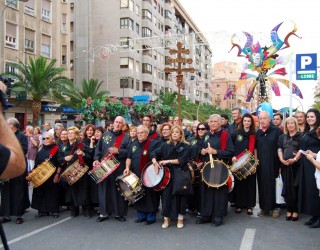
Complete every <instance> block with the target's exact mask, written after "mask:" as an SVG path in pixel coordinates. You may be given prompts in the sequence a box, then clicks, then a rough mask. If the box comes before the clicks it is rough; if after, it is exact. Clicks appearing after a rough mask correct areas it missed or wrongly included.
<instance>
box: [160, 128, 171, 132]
mask: <svg viewBox="0 0 320 250" xmlns="http://www.w3.org/2000/svg"><path fill="white" fill-rule="evenodd" d="M169 130H170V129H168V128H164V129H162V131H169Z"/></svg>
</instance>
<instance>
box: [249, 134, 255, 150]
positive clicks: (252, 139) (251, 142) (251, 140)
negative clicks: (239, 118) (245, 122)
mask: <svg viewBox="0 0 320 250" xmlns="http://www.w3.org/2000/svg"><path fill="white" fill-rule="evenodd" d="M255 142H256V137H255V136H254V135H253V134H251V135H249V151H250V152H251V153H252V154H253V151H254V145H255Z"/></svg>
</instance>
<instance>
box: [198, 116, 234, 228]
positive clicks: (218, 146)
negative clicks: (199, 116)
mask: <svg viewBox="0 0 320 250" xmlns="http://www.w3.org/2000/svg"><path fill="white" fill-rule="evenodd" d="M209 126H210V131H209V132H207V133H206V134H205V135H204V137H203V139H202V142H201V147H202V149H201V155H202V158H203V162H204V163H205V165H206V164H209V165H211V162H210V158H211V157H212V156H213V158H214V159H221V160H222V161H228V160H229V159H230V158H231V157H232V156H233V155H234V146H233V143H232V140H231V137H230V135H229V134H228V132H227V131H225V130H222V129H221V116H220V115H217V114H213V115H211V116H210V118H209ZM210 155H211V157H210ZM203 177H204V176H203ZM227 208H228V187H227V185H222V186H221V187H219V188H214V187H211V186H209V185H208V184H207V183H204V182H202V187H201V218H199V219H198V220H197V221H196V223H197V224H203V223H208V222H210V221H211V222H212V226H215V227H218V226H220V225H221V224H222V221H223V216H225V215H227Z"/></svg>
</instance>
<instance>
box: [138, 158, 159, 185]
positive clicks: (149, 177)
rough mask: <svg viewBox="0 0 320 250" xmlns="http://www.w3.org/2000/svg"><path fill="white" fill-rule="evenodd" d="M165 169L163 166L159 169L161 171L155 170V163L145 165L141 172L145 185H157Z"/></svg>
mask: <svg viewBox="0 0 320 250" xmlns="http://www.w3.org/2000/svg"><path fill="white" fill-rule="evenodd" d="M163 176H164V169H163V167H162V168H160V169H159V173H158V174H156V173H155V172H154V165H153V164H152V163H151V164H148V165H146V166H145V167H144V169H143V170H142V173H141V180H142V183H143V185H144V186H145V187H148V188H153V187H155V186H157V185H158V184H159V183H160V182H161V181H162V179H163Z"/></svg>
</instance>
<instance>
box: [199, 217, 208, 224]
mask: <svg viewBox="0 0 320 250" xmlns="http://www.w3.org/2000/svg"><path fill="white" fill-rule="evenodd" d="M205 223H210V219H208V218H199V219H197V220H196V224H205Z"/></svg>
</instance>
